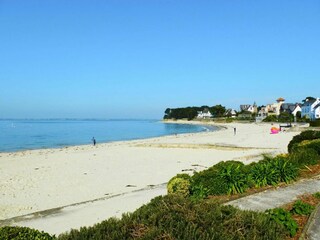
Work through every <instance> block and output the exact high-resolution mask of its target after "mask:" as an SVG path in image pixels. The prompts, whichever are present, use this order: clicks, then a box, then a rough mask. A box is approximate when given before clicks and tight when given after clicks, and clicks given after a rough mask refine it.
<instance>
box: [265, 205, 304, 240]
mask: <svg viewBox="0 0 320 240" xmlns="http://www.w3.org/2000/svg"><path fill="white" fill-rule="evenodd" d="M266 212H267V213H268V214H269V215H270V216H271V219H273V220H274V221H276V222H277V223H279V224H282V225H283V226H284V227H285V228H286V229H287V231H288V232H289V234H290V236H291V237H293V236H295V235H296V234H297V230H298V224H297V222H296V221H295V220H294V219H293V218H292V216H291V214H290V212H288V211H286V210H284V209H282V208H275V209H272V210H267V211H266Z"/></svg>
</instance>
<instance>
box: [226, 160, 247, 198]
mask: <svg viewBox="0 0 320 240" xmlns="http://www.w3.org/2000/svg"><path fill="white" fill-rule="evenodd" d="M220 179H221V180H222V181H224V182H225V184H226V186H227V194H237V193H243V192H244V191H245V190H246V189H247V188H248V180H247V176H246V175H245V173H244V171H243V165H241V164H238V163H236V164H232V163H231V164H227V165H225V166H222V169H221V170H220Z"/></svg>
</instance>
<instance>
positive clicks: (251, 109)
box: [240, 103, 258, 113]
mask: <svg viewBox="0 0 320 240" xmlns="http://www.w3.org/2000/svg"><path fill="white" fill-rule="evenodd" d="M240 111H241V112H251V113H257V112H258V108H257V104H256V103H254V104H253V105H250V104H242V105H240Z"/></svg>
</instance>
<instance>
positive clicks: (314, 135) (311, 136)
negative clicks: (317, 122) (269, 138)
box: [288, 130, 320, 153]
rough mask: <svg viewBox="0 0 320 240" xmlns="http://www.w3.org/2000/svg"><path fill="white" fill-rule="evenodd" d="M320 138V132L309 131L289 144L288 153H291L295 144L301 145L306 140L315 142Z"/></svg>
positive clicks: (297, 136)
mask: <svg viewBox="0 0 320 240" xmlns="http://www.w3.org/2000/svg"><path fill="white" fill-rule="evenodd" d="M318 138H320V131H313V130H307V131H304V132H302V133H300V134H299V135H296V136H294V137H293V138H292V140H291V141H290V142H289V144H288V152H289V153H291V152H292V150H293V147H294V145H295V144H298V143H301V142H302V141H304V140H314V139H318Z"/></svg>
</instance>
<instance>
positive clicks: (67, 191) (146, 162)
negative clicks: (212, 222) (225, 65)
mask: <svg viewBox="0 0 320 240" xmlns="http://www.w3.org/2000/svg"><path fill="white" fill-rule="evenodd" d="M219 126H220V127H221V130H219V131H216V132H202V133H194V134H181V135H173V136H165V137H159V138H151V139H143V140H135V141H124V142H113V143H104V144H97V145H96V146H91V145H83V146H74V147H65V148H60V149H44V150H31V151H22V152H14V153H0V225H6V224H17V225H26V226H30V225H31V226H32V227H34V228H38V229H41V230H45V231H47V232H50V233H55V234H58V233H61V232H63V231H67V230H69V229H70V228H77V227H79V226H83V225H92V224H94V223H96V222H99V221H102V220H103V219H106V218H108V217H111V216H121V214H122V213H123V212H127V211H133V210H134V209H136V208H137V207H139V206H140V205H139V204H142V203H146V202H148V201H149V200H150V199H151V198H153V197H154V196H156V195H160V194H165V183H166V182H168V181H169V180H170V178H171V177H173V176H174V175H176V174H177V173H182V172H184V173H190V174H191V173H192V172H193V171H201V170H203V169H206V168H207V167H210V166H212V165H214V164H216V163H218V162H220V161H225V160H238V161H242V162H244V163H250V162H252V161H256V160H259V159H260V155H261V154H263V153H270V154H277V153H286V152H287V144H288V143H289V141H290V140H291V139H292V137H293V136H294V135H296V134H298V133H299V130H296V131H294V130H291V131H286V132H280V133H279V134H270V128H271V124H255V123H250V124H249V123H248V124H245V123H230V124H219ZM234 127H236V129H237V132H236V135H234V130H233V128H234ZM150 190H152V191H153V194H148V191H150ZM130 194H131V195H130ZM132 194H134V196H133V195H132ZM137 198H139V199H141V200H139V201H136V199H137ZM111 199H112V201H113V202H112V203H111V202H110V200H111ZM117 199H118V200H119V201H118V200H117ZM120 199H121V200H120ZM103 201H109V202H108V203H109V204H107V205H108V207H109V208H110V209H113V210H114V211H108V210H107V207H106V208H105V207H101V206H100V207H99V206H96V205H94V206H93V205H92V204H94V203H95V204H97V205H98V204H100V205H101V204H102V202H103ZM90 204H91V210H90V211H91V213H92V214H91V215H90V214H88V212H86V211H84V209H83V208H85V207H86V206H88V205H90ZM72 207H73V209H72V212H73V213H77V214H74V215H70V214H71V213H70V214H69V213H68V212H64V215H61V218H60V220H57V221H56V222H55V223H54V224H52V222H50V221H49V220H48V221H46V220H45V219H44V218H43V219H41V218H37V219H35V221H34V222H33V224H29V225H28V224H27V223H26V224H24V223H23V222H24V221H25V222H27V221H26V220H25V219H24V220H23V221H22V220H21V221H19V219H20V218H21V219H23V216H25V218H28V216H29V218H32V217H35V216H36V214H34V213H39V212H47V214H46V216H50V210H54V209H55V210H57V209H59V210H61V209H67V208H72ZM81 211H82V212H83V214H82V215H81V216H79V214H78V213H81ZM104 211H105V213H104ZM53 212H54V211H53ZM95 212H96V214H95ZM51 215H52V214H51ZM98 215H99V216H98ZM68 216H69V219H68V221H67V220H66V221H61V219H62V220H64V219H67V218H68ZM97 216H98V217H97ZM51 217H53V216H51ZM48 219H49V218H48ZM51 219H52V218H51ZM59 224H60V225H59Z"/></svg>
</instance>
